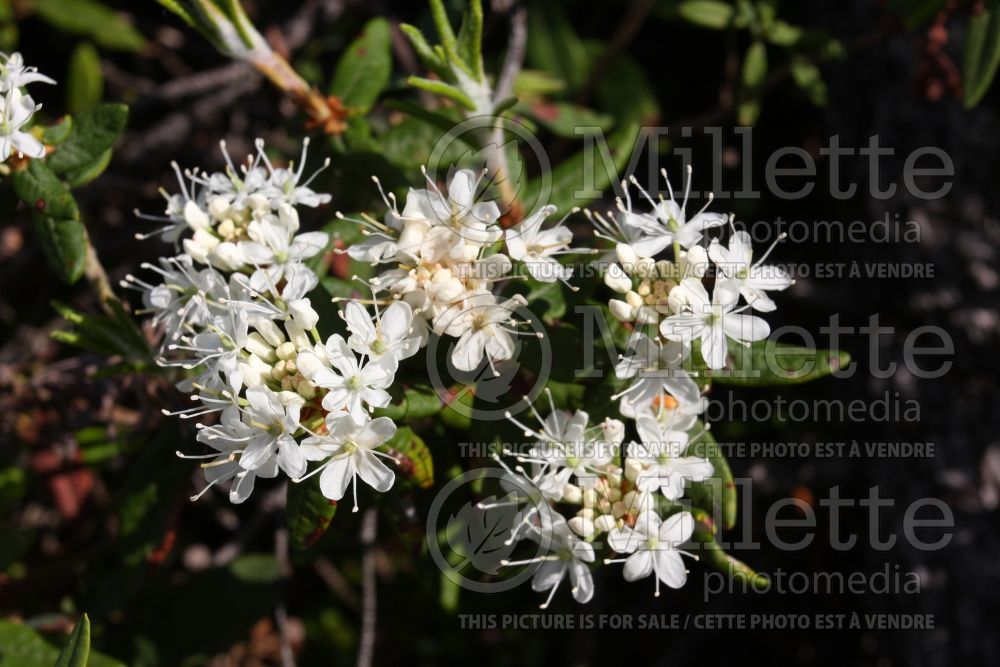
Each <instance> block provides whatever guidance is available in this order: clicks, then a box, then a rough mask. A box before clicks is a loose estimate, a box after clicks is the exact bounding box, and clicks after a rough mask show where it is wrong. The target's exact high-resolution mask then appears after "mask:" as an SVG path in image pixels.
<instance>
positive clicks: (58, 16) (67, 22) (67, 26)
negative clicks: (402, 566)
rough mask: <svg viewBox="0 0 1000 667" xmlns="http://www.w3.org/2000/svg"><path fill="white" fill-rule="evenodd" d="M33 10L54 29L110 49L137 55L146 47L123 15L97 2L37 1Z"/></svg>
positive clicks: (92, 0)
mask: <svg viewBox="0 0 1000 667" xmlns="http://www.w3.org/2000/svg"><path fill="white" fill-rule="evenodd" d="M34 7H35V12H36V13H38V15H39V16H41V17H42V18H43V19H44V20H45V21H47V22H48V23H49V24H51V25H52V26H54V27H56V28H58V29H60V30H64V31H66V32H71V33H75V34H78V35H84V36H86V37H88V38H90V39H92V40H94V41H95V42H96V43H97V44H99V45H100V46H103V47H105V48H108V49H118V50H121V51H138V50H139V49H141V48H142V47H143V46H145V44H146V40H145V38H143V36H142V35H140V34H139V32H138V31H136V29H135V28H133V27H132V24H131V23H129V22H128V21H126V20H125V18H123V16H122V15H121V14H119V13H118V12H116V11H114V10H112V9H110V8H109V7H107V6H106V5H104V4H102V3H100V2H97V1H96V0H35V5H34Z"/></svg>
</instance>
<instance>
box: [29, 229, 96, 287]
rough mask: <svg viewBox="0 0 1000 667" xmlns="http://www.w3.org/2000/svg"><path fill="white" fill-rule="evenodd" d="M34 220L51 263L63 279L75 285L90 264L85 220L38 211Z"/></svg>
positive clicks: (44, 251)
mask: <svg viewBox="0 0 1000 667" xmlns="http://www.w3.org/2000/svg"><path fill="white" fill-rule="evenodd" d="M33 222H34V227H35V234H36V235H37V236H38V240H39V241H40V242H41V245H42V252H43V253H44V254H45V259H47V260H48V262H49V267H50V268H51V269H52V270H53V271H54V272H55V274H56V275H57V276H59V279H60V280H62V281H63V282H65V283H67V284H69V285H72V284H73V283H75V282H76V281H77V280H79V279H80V277H81V276H82V275H83V270H84V268H86V265H87V230H86V229H85V228H84V226H83V223H82V222H80V221H79V220H60V219H58V218H53V217H51V216H47V215H36V216H34V217H33Z"/></svg>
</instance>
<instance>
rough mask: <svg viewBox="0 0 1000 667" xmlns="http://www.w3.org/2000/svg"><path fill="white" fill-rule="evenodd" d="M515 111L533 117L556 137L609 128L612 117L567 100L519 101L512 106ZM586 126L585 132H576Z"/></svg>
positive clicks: (591, 132) (601, 130) (593, 132)
mask: <svg viewBox="0 0 1000 667" xmlns="http://www.w3.org/2000/svg"><path fill="white" fill-rule="evenodd" d="M514 111H515V112H516V113H521V114H525V115H527V116H530V117H531V118H534V119H535V120H536V121H538V123H539V124H540V125H542V126H543V127H545V128H546V129H548V130H549V131H550V132H552V133H553V134H555V135H556V136H558V137H569V138H574V137H582V136H584V135H585V134H596V133H598V132H603V131H605V130H608V129H610V127H611V125H612V124H613V123H614V118H612V117H611V116H610V115H608V114H603V113H599V112H597V111H594V110H593V109H587V108H585V107H581V106H579V105H577V104H570V103H568V102H544V101H541V100H539V101H537V102H534V103H531V104H528V103H519V104H517V105H515V106H514ZM584 128H586V129H587V130H588V131H587V132H578V129H584Z"/></svg>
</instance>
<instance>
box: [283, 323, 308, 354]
mask: <svg viewBox="0 0 1000 667" xmlns="http://www.w3.org/2000/svg"><path fill="white" fill-rule="evenodd" d="M285 332H286V333H287V334H288V340H290V341H291V342H292V343H294V344H295V349H297V350H305V349H309V348H310V347H312V345H310V343H309V336H308V335H306V332H305V330H303V329H302V327H300V326H299V325H298V324H296V323H295V322H294V321H292V320H289V321H287V322H285Z"/></svg>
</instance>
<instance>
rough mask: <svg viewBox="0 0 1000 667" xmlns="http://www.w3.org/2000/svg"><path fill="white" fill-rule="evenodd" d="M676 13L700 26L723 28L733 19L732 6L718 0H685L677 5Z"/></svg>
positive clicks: (714, 28) (713, 28) (715, 28)
mask: <svg viewBox="0 0 1000 667" xmlns="http://www.w3.org/2000/svg"><path fill="white" fill-rule="evenodd" d="M677 14H678V15H679V16H680V17H681V18H682V19H684V20H685V21H687V22H688V23H693V24H695V25H697V26H701V27H702V28H711V29H712V30H723V29H725V28H727V27H729V23H730V22H731V21H732V20H733V14H734V11H733V6H732V5H730V4H729V3H728V2H721V1H719V0H687V2H682V3H681V4H680V5H679V6H678V7H677Z"/></svg>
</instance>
